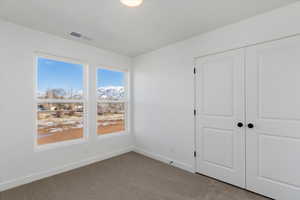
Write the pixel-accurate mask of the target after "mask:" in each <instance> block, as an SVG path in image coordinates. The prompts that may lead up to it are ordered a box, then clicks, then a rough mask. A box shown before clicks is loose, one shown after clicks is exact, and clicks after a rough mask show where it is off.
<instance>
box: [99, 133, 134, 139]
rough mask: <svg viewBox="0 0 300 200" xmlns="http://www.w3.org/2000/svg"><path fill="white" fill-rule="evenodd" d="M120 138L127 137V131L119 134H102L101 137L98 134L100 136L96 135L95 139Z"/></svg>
mask: <svg viewBox="0 0 300 200" xmlns="http://www.w3.org/2000/svg"><path fill="white" fill-rule="evenodd" d="M121 136H129V133H128V131H121V132H115V133H109V134H103V135H101V134H100V135H97V138H98V139H99V140H102V139H108V138H113V137H121Z"/></svg>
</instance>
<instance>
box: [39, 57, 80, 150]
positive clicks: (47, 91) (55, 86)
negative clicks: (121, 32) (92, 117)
mask: <svg viewBox="0 0 300 200" xmlns="http://www.w3.org/2000/svg"><path fill="white" fill-rule="evenodd" d="M37 79H38V80H37V112H38V113H37V122H38V129H37V144H38V145H42V144H50V143H56V142H62V141H67V140H74V139H79V138H83V135H84V130H83V128H84V108H85V104H84V92H83V91H84V84H83V83H84V81H83V80H84V66H83V65H81V64H73V63H69V62H62V61H59V60H54V59H48V58H43V57H38V59H37Z"/></svg>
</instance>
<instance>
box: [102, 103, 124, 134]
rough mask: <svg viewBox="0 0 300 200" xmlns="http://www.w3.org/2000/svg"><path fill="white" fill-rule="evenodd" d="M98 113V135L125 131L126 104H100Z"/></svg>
mask: <svg viewBox="0 0 300 200" xmlns="http://www.w3.org/2000/svg"><path fill="white" fill-rule="evenodd" d="M97 113H98V115H97V127H98V128H97V133H98V135H100V134H109V133H115V132H121V131H124V130H125V122H124V121H125V103H98V105H97Z"/></svg>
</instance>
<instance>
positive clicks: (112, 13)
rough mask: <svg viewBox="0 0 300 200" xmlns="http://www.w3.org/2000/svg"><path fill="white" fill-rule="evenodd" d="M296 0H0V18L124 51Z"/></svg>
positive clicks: (131, 53)
mask: <svg viewBox="0 0 300 200" xmlns="http://www.w3.org/2000/svg"><path fill="white" fill-rule="evenodd" d="M296 1H298V0H144V4H143V5H142V6H141V7H138V8H127V7H125V6H123V5H121V4H120V1H119V0H0V17H1V18H4V19H6V20H8V21H11V22H14V23H17V24H21V25H24V26H27V27H30V28H33V29H37V30H40V31H44V32H48V33H52V34H55V35H58V36H62V37H64V38H68V39H72V38H71V37H70V36H69V33H70V32H72V31H75V32H79V33H82V34H83V35H86V36H87V37H90V38H92V40H91V41H86V40H78V39H76V40H78V41H80V42H84V43H87V44H90V45H93V46H96V47H100V48H104V49H108V50H112V51H115V52H118V53H121V54H124V55H128V56H136V55H139V54H142V53H145V52H148V51H151V50H154V49H157V48H160V47H163V46H165V45H168V44H170V43H173V42H176V41H180V40H184V39H187V38H189V37H192V36H194V35H197V34H200V33H203V32H207V31H210V30H213V29H215V28H218V27H221V26H224V25H227V24H231V23H235V22H238V21H240V20H242V19H245V18H249V17H251V16H254V15H257V14H260V13H263V12H267V11H269V10H272V9H275V8H278V7H281V6H285V5H287V4H289V3H293V2H296Z"/></svg>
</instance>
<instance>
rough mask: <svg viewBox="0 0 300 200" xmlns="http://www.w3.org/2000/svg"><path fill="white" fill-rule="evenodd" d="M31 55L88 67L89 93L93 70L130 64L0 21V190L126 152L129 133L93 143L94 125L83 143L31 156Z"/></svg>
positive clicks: (32, 138) (87, 48) (129, 148)
mask: <svg viewBox="0 0 300 200" xmlns="http://www.w3.org/2000/svg"><path fill="white" fill-rule="evenodd" d="M35 51H41V52H46V53H50V54H54V55H58V56H64V57H70V58H75V59H79V60H82V61H85V62H87V63H89V64H91V65H90V67H89V68H90V69H89V70H90V74H89V75H90V77H89V78H90V80H91V83H92V86H93V87H91V91H92V90H95V87H96V86H95V85H96V80H95V67H96V66H100V65H104V66H113V67H119V68H123V69H129V68H130V65H131V58H129V57H125V56H121V55H118V54H115V53H111V52H108V51H104V50H100V49H97V48H94V47H90V46H87V45H83V44H80V43H77V42H74V41H69V40H65V39H61V38H58V37H55V36H51V35H49V34H46V33H41V32H37V31H33V30H30V29H27V28H24V27H21V26H18V25H14V24H11V23H8V22H5V21H0V91H1V93H0V125H1V129H0V158H1V159H0V191H1V190H4V189H7V188H10V187H12V186H16V185H18V184H22V183H26V182H28V181H32V180H34V179H36V178H41V177H44V176H47V175H52V174H55V173H57V172H61V171H63V170H68V169H71V168H73V167H78V166H80V165H84V164H87V163H90V162H93V161H97V160H101V159H103V158H107V157H110V156H112V155H117V154H119V153H122V152H126V151H129V150H131V149H132V148H131V147H132V137H131V134H127V135H118V136H113V137H104V138H102V139H99V138H97V136H96V130H95V129H96V124H94V125H92V129H91V130H90V132H89V140H88V141H87V142H85V143H82V144H76V145H70V146H65V147H59V148H55V149H49V150H45V151H38V152H35V150H34V132H35V127H34V123H33V122H34V121H35V118H34V116H35V115H34V114H35V113H33V108H34V106H36V105H35V101H34V98H33V94H34V80H35V77H34V76H35V74H34V67H35V66H34V64H33V63H34V52H35ZM94 95H95V94H94ZM92 96H93V95H92ZM91 106H93V105H91ZM91 111H92V112H90V116H96V110H91ZM90 119H92V117H91V118H90ZM94 120H95V119H94Z"/></svg>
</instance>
